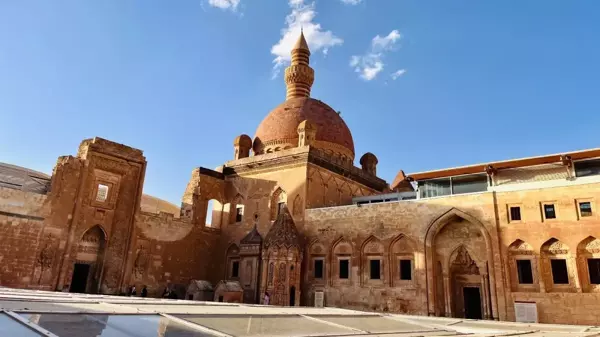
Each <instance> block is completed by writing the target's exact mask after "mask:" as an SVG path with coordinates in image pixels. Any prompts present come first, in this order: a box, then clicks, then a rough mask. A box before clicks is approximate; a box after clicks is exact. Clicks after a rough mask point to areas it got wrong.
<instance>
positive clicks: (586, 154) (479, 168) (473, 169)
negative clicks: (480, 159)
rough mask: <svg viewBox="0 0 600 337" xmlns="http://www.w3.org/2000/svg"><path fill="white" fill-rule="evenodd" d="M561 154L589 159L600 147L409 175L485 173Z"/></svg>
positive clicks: (556, 158) (545, 161) (550, 160)
mask: <svg viewBox="0 0 600 337" xmlns="http://www.w3.org/2000/svg"><path fill="white" fill-rule="evenodd" d="M561 156H570V157H571V159H572V160H580V159H589V158H595V157H600V148H594V149H587V150H580V151H572V152H563V153H557V154H550V155H544V156H536V157H526V158H518V159H510V160H503V161H495V162H488V163H481V164H475V165H468V166H458V167H451V168H447V169H441V170H433V171H423V172H416V173H412V174H409V175H407V176H408V177H410V178H412V179H413V180H424V179H434V178H446V177H451V176H457V175H463V174H473V173H485V169H486V167H488V166H492V167H494V169H497V170H501V169H511V168H517V167H525V166H534V165H542V164H550V163H556V162H559V161H561V159H560V158H561Z"/></svg>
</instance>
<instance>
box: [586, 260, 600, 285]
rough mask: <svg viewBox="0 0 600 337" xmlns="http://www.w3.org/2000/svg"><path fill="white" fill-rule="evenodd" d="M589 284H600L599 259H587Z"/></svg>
mask: <svg viewBox="0 0 600 337" xmlns="http://www.w3.org/2000/svg"><path fill="white" fill-rule="evenodd" d="M587 263H588V271H589V273H590V284H600V259H588V260H587Z"/></svg>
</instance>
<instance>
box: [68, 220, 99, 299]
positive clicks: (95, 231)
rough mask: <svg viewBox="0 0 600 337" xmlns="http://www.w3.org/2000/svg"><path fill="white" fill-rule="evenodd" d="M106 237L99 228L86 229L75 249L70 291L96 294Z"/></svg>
mask: <svg viewBox="0 0 600 337" xmlns="http://www.w3.org/2000/svg"><path fill="white" fill-rule="evenodd" d="M105 245H106V236H105V234H104V231H103V230H102V228H100V226H94V227H92V228H90V229H88V230H87V231H86V232H85V233H84V234H83V236H82V237H81V240H80V241H79V244H78V247H77V255H76V258H75V265H74V266H73V275H72V277H71V284H70V291H71V292H77V293H97V292H98V291H99V288H100V283H101V282H100V281H101V279H102V269H103V262H104V253H105Z"/></svg>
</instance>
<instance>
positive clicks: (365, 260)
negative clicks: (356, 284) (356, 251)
mask: <svg viewBox="0 0 600 337" xmlns="http://www.w3.org/2000/svg"><path fill="white" fill-rule="evenodd" d="M384 253H385V248H384V246H383V244H382V242H381V240H379V239H378V238H377V237H375V236H374V235H371V236H369V237H368V238H367V239H366V240H365V241H363V243H362V245H361V246H360V254H361V274H362V277H361V281H362V283H363V284H374V285H378V284H383V282H384V279H385V275H386V274H385V269H384V268H385V263H384V257H383V256H384Z"/></svg>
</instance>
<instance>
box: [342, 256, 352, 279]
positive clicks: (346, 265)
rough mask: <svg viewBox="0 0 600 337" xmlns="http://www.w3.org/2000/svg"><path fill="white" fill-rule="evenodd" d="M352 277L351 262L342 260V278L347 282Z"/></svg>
mask: <svg viewBox="0 0 600 337" xmlns="http://www.w3.org/2000/svg"><path fill="white" fill-rule="evenodd" d="M349 277H350V261H349V260H340V278H341V279H344V280H347V279H348V278H349Z"/></svg>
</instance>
